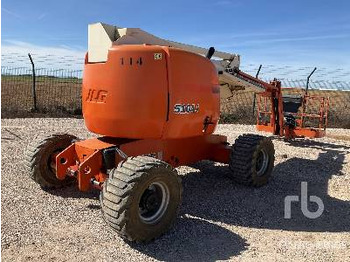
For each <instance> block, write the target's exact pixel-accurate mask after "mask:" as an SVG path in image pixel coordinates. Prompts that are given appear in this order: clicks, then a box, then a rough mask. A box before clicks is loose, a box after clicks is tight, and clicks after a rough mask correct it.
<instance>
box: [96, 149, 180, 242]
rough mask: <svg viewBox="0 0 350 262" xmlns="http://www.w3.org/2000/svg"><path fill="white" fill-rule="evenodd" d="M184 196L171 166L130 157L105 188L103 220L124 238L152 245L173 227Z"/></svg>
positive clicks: (153, 159) (178, 179)
mask: <svg viewBox="0 0 350 262" xmlns="http://www.w3.org/2000/svg"><path fill="white" fill-rule="evenodd" d="M181 194H182V185H181V181H180V178H179V177H178V175H177V172H176V171H175V170H174V169H173V168H172V167H171V166H170V165H169V164H167V163H165V162H163V161H160V160H158V159H155V158H152V157H147V156H137V157H132V158H128V159H127V160H126V161H125V162H121V163H119V165H118V167H117V168H115V169H113V170H112V171H111V172H110V175H109V178H108V179H107V180H106V181H105V183H104V185H103V189H102V191H101V195H100V201H101V206H102V213H103V217H104V219H105V221H106V222H107V224H109V225H110V226H111V227H112V228H113V229H114V230H115V231H116V232H117V233H118V234H119V235H120V236H122V237H123V238H125V239H128V240H129V241H137V242H148V241H150V240H153V239H154V238H157V237H159V236H160V235H162V234H163V233H164V232H166V231H167V230H168V229H169V228H170V226H171V225H172V224H173V222H174V220H175V219H176V216H177V211H178V207H179V205H180V202H181Z"/></svg>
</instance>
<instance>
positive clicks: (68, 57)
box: [1, 40, 85, 70]
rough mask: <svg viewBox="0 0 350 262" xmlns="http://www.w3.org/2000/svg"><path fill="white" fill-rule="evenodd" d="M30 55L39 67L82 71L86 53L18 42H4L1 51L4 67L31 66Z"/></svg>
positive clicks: (65, 48) (66, 47)
mask: <svg viewBox="0 0 350 262" xmlns="http://www.w3.org/2000/svg"><path fill="white" fill-rule="evenodd" d="M28 53H31V54H32V57H33V60H34V62H35V64H36V66H37V67H45V68H56V69H66V68H67V69H68V68H69V69H79V70H80V69H82V68H83V64H84V58H85V51H82V50H81V49H80V50H79V49H76V48H74V47H69V46H41V45H35V44H32V43H28V42H23V41H17V40H4V42H3V44H2V50H1V58H2V59H1V60H2V61H1V62H2V66H9V67H26V66H30V64H29V59H28Z"/></svg>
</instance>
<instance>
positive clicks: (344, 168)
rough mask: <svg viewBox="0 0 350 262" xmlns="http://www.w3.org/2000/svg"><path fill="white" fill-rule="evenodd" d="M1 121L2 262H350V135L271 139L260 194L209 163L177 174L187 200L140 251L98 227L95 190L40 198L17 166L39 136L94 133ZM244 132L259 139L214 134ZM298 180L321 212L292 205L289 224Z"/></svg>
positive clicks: (224, 129) (65, 123) (48, 122)
mask: <svg viewBox="0 0 350 262" xmlns="http://www.w3.org/2000/svg"><path fill="white" fill-rule="evenodd" d="M1 123H2V127H1V142H2V147H1V153H2V166H1V171H2V176H1V211H2V217H1V218H2V219H1V231H2V235H1V238H2V239H1V251H2V260H3V261H119V260H121V261H129V260H130V261H137V260H142V261H150V260H166V261H215V260H232V261H234V260H245V261H253V260H254V261H255V260H257V261H263V260H265V261H272V260H279V261H290V260H298V261H350V251H349V250H350V233H349V231H350V192H349V185H350V164H349V160H350V141H349V140H350V139H346V137H350V130H339V129H338V130H336V129H333V130H329V134H330V135H333V136H331V137H332V138H322V139H317V140H296V141H294V142H291V143H287V142H284V141H283V140H281V139H279V138H274V139H273V141H274V144H275V149H276V163H275V165H276V166H275V169H274V174H273V175H274V176H273V178H272V179H271V181H270V183H269V184H268V185H267V186H264V187H262V188H259V189H253V188H247V187H244V186H241V185H238V184H235V183H234V182H232V181H231V180H230V179H228V178H227V176H226V174H227V173H228V172H229V171H228V168H227V166H223V165H219V164H214V163H211V162H208V161H202V162H200V163H198V164H196V165H194V166H192V167H181V168H178V172H179V174H180V175H181V176H182V179H183V186H184V194H183V204H182V207H181V210H180V214H179V217H178V219H177V222H176V224H175V225H174V227H173V228H172V229H171V230H170V232H168V233H166V234H165V235H164V236H162V237H161V238H159V239H157V240H155V241H154V242H152V243H149V244H147V245H145V244H127V243H125V242H124V241H123V240H121V239H120V238H119V237H118V236H117V235H116V234H115V233H114V232H113V231H112V230H110V228H109V227H108V226H106V225H105V223H104V221H103V220H102V216H101V210H100V206H99V201H98V192H96V191H94V192H90V193H81V192H78V191H77V190H76V188H75V187H69V188H65V189H60V190H54V191H46V192H45V191H43V190H41V189H40V187H39V186H38V185H37V184H35V183H34V182H33V181H32V180H31V179H30V178H29V177H28V174H27V171H26V169H25V168H24V166H23V162H22V158H23V151H24V148H25V147H26V145H27V144H28V142H29V141H30V140H31V139H33V137H34V136H35V135H36V134H37V133H40V132H42V133H53V132H62V131H64V132H68V133H72V134H75V135H78V136H79V137H81V138H86V137H88V136H91V134H90V133H89V132H88V131H87V130H86V128H85V126H84V123H83V120H82V119H43V118H37V119H2V120H1ZM248 132H250V133H256V131H255V130H254V127H253V126H244V125H221V126H219V128H218V130H217V133H220V134H224V135H227V136H228V138H229V141H230V142H234V140H235V138H236V137H237V136H238V135H239V134H242V133H248ZM334 137H338V138H339V137H341V138H345V139H343V140H336V139H334ZM301 181H306V182H308V193H309V195H316V196H318V197H320V198H321V199H322V201H323V203H324V206H325V210H324V212H323V214H322V215H321V216H320V217H319V218H317V219H308V218H306V217H305V216H304V215H303V214H302V212H301V210H300V205H299V204H297V203H294V204H293V206H292V218H291V219H289V220H287V219H284V198H285V197H286V196H287V195H300V184H301ZM309 208H310V210H314V208H315V206H312V205H311V204H310V205H309Z"/></svg>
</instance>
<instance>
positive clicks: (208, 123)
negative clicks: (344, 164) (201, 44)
mask: <svg viewBox="0 0 350 262" xmlns="http://www.w3.org/2000/svg"><path fill="white" fill-rule="evenodd" d="M212 56H214V57H217V58H220V59H221V61H211V60H210V58H211V57H212ZM238 68H239V56H238V55H232V54H228V53H224V52H218V51H215V50H214V49H213V48H210V49H209V50H206V49H203V48H198V47H194V46H189V45H184V44H180V43H176V42H171V41H167V40H163V39H160V38H158V37H155V36H153V35H151V34H148V33H146V32H144V31H142V30H140V29H131V28H119V27H116V26H110V25H105V24H101V23H98V24H93V25H90V26H89V44H88V52H87V54H86V57H85V68H84V76H83V88H82V103H83V116H84V119H85V124H86V127H87V128H88V129H89V130H90V131H91V132H93V133H96V134H99V135H101V136H100V137H98V138H91V139H87V140H79V139H77V138H76V137H74V136H72V135H68V134H54V135H49V136H47V137H44V138H42V137H38V138H37V139H36V140H35V141H33V143H32V144H31V145H29V146H28V150H27V153H26V165H27V166H28V168H29V170H30V174H31V177H32V178H33V179H34V180H35V181H36V182H37V183H39V184H40V185H41V186H42V187H46V188H57V187H62V186H65V185H68V184H71V183H72V182H74V181H76V182H77V185H78V188H79V190H81V191H88V190H91V189H92V188H98V189H100V190H101V195H100V200H101V206H102V213H103V217H104V219H105V221H106V222H107V224H109V225H110V226H111V227H112V228H113V229H115V230H116V231H117V232H118V233H119V234H120V235H121V236H122V237H124V238H126V239H128V240H130V241H149V240H151V239H154V238H156V237H158V236H159V235H161V234H162V233H164V232H165V231H167V230H168V228H169V227H170V226H171V224H172V222H173V221H174V220H175V218H176V213H177V210H178V207H179V204H180V202H181V193H182V186H181V181H180V179H179V177H178V175H177V172H176V170H175V169H174V168H175V167H178V166H181V165H189V164H192V163H195V162H197V161H200V160H204V159H206V160H212V161H216V162H221V163H225V164H228V165H229V168H230V169H231V177H232V179H234V180H235V181H237V182H239V183H242V184H245V185H250V186H261V185H264V184H266V183H267V181H268V179H269V177H270V176H271V173H272V169H273V166H274V146H273V143H272V142H271V140H270V139H269V138H267V137H263V136H260V135H252V134H246V135H241V136H239V137H238V138H237V139H236V141H235V143H234V145H232V146H231V145H229V143H228V142H227V138H226V137H225V136H222V135H214V134H213V132H214V130H215V127H216V125H217V123H218V120H219V115H220V93H221V96H222V97H225V96H229V95H230V92H231V91H232V88H231V87H232V86H233V85H234V84H235V83H236V84H237V83H239V82H240V83H241V84H242V83H244V84H245V85H248V86H249V85H252V86H254V87H256V86H258V87H260V88H263V89H264V92H262V93H260V97H261V98H262V100H264V101H267V100H269V101H270V103H269V108H267V107H266V106H267V104H268V103H267V102H266V105H265V108H264V110H262V109H259V110H260V111H259V112H258V121H260V122H258V125H257V126H258V129H259V130H264V131H270V132H272V133H274V134H276V135H280V136H284V135H286V136H288V137H295V136H298V135H310V136H312V137H317V136H321V135H322V134H323V132H319V131H317V130H318V129H311V128H307V129H303V128H304V127H303V126H301V122H300V121H299V120H298V119H296V117H297V116H296V114H297V113H296V112H297V110H295V108H294V109H293V110H294V111H293V110H291V111H293V112H288V113H287V114H286V112H284V111H283V107H284V102H285V101H284V100H283V96H282V91H281V86H280V82H278V81H273V82H271V83H265V82H263V81H261V80H258V79H256V78H254V77H252V76H250V75H247V74H245V73H243V72H241V71H239V69H238ZM219 77H220V81H219ZM222 82H223V83H226V84H225V85H220V83H222ZM288 101H289V100H288ZM305 101H306V99H305V97H304V98H303V101H300V99H299V100H298V101H297V103H296V104H297V107H298V108H299V107H301V106H302V103H304V102H305ZM290 102H293V101H290ZM298 103H299V104H298ZM302 114H303V113H302ZM266 116H267V117H266ZM305 116H306V115H303V117H305ZM286 117H287V118H288V117H289V118H290V119H291V120H285V119H286ZM322 117H323V116H322ZM292 120H294V121H292ZM322 121H324V119H322ZM303 130H304V131H306V132H305V133H303V132H304V131H303Z"/></svg>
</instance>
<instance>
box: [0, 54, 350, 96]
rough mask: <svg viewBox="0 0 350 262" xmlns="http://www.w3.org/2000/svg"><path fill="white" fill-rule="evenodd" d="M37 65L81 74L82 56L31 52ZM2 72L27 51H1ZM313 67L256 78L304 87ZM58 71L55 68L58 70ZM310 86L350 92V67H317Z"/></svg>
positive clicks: (268, 71)
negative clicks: (277, 80)
mask: <svg viewBox="0 0 350 262" xmlns="http://www.w3.org/2000/svg"><path fill="white" fill-rule="evenodd" d="M31 55H32V57H33V60H34V63H35V66H36V74H38V75H49V76H56V74H57V73H56V72H58V71H60V72H62V71H64V72H65V74H64V75H62V77H69V76H70V75H73V76H74V77H78V78H79V77H82V70H83V67H84V58H83V57H82V56H81V55H79V54H77V55H56V54H40V53H32V54H31ZM1 60H2V67H1V73H2V74H11V73H13V74H16V73H18V72H17V71H18V69H19V68H30V66H31V64H30V61H29V58H28V55H27V54H23V53H22V54H21V53H15V52H11V53H4V54H1ZM258 68H259V65H258V64H254V63H249V64H242V65H241V67H240V69H241V70H242V71H244V72H246V73H248V74H251V75H255V74H256V72H257V70H258ZM313 68H314V67H312V66H300V67H298V66H293V65H275V64H271V63H270V64H266V65H262V69H261V70H260V74H259V78H261V79H263V80H265V81H270V80H272V79H274V78H277V79H279V80H281V81H282V85H283V86H284V87H295V88H303V87H305V86H306V78H307V76H308V75H309V74H310V72H311V71H312V70H313ZM57 70H58V71H57ZM310 88H314V89H330V90H348V91H350V70H349V69H344V68H333V69H331V70H330V69H329V68H325V67H319V68H318V69H317V70H316V72H315V73H314V75H313V76H312V78H311V81H310Z"/></svg>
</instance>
